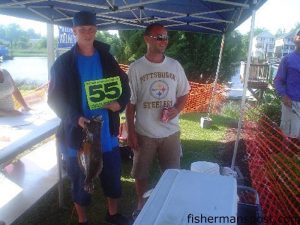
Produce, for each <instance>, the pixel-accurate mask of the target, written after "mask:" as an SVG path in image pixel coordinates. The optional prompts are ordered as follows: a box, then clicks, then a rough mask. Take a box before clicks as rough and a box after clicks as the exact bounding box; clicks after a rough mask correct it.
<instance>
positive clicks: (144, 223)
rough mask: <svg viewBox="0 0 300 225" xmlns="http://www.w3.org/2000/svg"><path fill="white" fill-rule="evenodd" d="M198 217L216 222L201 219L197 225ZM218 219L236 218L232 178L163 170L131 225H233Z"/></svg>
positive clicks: (235, 192) (235, 195)
mask: <svg viewBox="0 0 300 225" xmlns="http://www.w3.org/2000/svg"><path fill="white" fill-rule="evenodd" d="M189 215H190V216H189ZM201 215H202V216H204V217H206V218H207V219H208V217H211V218H212V219H216V222H214V223H211V222H210V221H208V220H207V221H206V222H205V221H204V219H203V220H202V221H201V223H200V221H199V220H200V217H201ZM197 216H198V218H197ZM220 216H223V217H225V216H228V217H229V218H230V217H236V216H237V184H236V180H235V179H234V178H233V177H230V176H221V175H208V174H202V173H198V172H192V171H188V170H166V171H165V173H164V174H163V175H162V177H161V179H160V180H159V182H158V184H157V185H156V187H155V188H154V190H153V192H152V194H151V195H150V198H149V199H148V200H147V202H146V204H145V206H144V208H143V209H142V211H141V213H140V214H139V216H138V218H137V219H136V221H135V223H134V225H188V224H197V223H198V224H207V225H208V224H220V225H221V224H222V225H224V224H228V225H229V224H230V225H232V224H235V223H231V222H232V221H231V222H229V223H226V222H224V221H219V219H218V218H217V217H220ZM197 220H198V221H197Z"/></svg>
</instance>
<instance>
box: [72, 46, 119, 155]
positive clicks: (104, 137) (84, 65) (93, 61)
mask: <svg viewBox="0 0 300 225" xmlns="http://www.w3.org/2000/svg"><path fill="white" fill-rule="evenodd" d="M77 65H78V71H79V75H80V81H81V95H82V109H83V116H84V117H86V118H88V119H91V118H92V117H93V116H99V115H101V116H102V119H103V124H102V130H101V137H100V138H101V144H102V151H103V152H109V151H112V150H113V149H114V148H115V147H117V146H118V138H117V137H115V136H111V134H110V129H109V116H108V110H107V109H102V108H97V109H93V110H91V109H90V107H89V105H88V100H87V93H86V89H85V85H84V83H85V82H86V81H94V80H99V79H103V70H102V65H101V62H100V55H99V54H98V52H95V53H94V54H93V55H92V56H83V55H80V54H79V55H78V57H77ZM77 151H78V149H69V151H68V152H69V155H70V156H76V155H77Z"/></svg>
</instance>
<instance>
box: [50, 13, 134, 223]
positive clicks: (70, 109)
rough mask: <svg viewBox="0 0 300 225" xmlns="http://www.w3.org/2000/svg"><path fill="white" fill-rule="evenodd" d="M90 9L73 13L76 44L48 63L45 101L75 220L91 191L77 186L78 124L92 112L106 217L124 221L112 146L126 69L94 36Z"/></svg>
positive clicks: (83, 219) (125, 96) (83, 217)
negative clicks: (55, 121) (56, 124)
mask: <svg viewBox="0 0 300 225" xmlns="http://www.w3.org/2000/svg"><path fill="white" fill-rule="evenodd" d="M96 31H97V27H96V15H95V14H93V13H91V12H88V11H80V12H78V13H76V14H75V15H74V18H73V32H74V35H75V36H76V39H77V43H76V45H75V46H74V47H73V48H72V49H70V50H69V51H67V52H66V53H64V54H62V55H61V56H59V57H58V58H57V60H56V61H55V63H54V65H53V66H52V68H51V80H50V85H49V91H48V104H49V105H50V107H51V108H52V109H53V110H54V111H55V113H56V114H57V115H58V117H60V118H61V125H60V128H59V129H58V132H57V142H58V145H59V146H60V149H62V154H63V158H64V159H65V160H66V169H67V172H68V175H69V177H70V179H71V182H72V197H73V201H74V205H75V208H76V211H77V214H78V220H79V224H88V222H87V214H86V206H88V205H89V204H90V200H91V196H90V194H89V193H87V192H86V191H85V190H84V188H83V186H84V185H83V181H84V178H85V176H84V174H83V172H82V171H81V169H80V168H79V164H78V161H77V152H78V150H79V149H80V147H81V144H82V141H83V128H85V124H86V123H89V122H90V119H91V118H92V117H93V116H98V115H101V116H102V119H103V121H104V122H103V126H102V130H101V147H102V152H103V169H102V172H101V174H100V176H99V177H100V180H101V185H102V189H103V192H104V194H105V196H106V197H107V206H108V210H107V214H106V216H105V220H106V222H109V223H111V224H116V225H123V224H128V220H127V218H125V217H124V216H122V215H121V214H119V213H118V199H119V198H120V197H121V181H120V177H121V160H120V153H119V148H118V139H117V136H118V129H119V112H120V111H121V110H123V109H124V108H125V106H126V104H127V103H128V101H129V98H130V89H129V85H128V77H127V75H126V74H125V73H124V72H123V71H122V70H121V69H120V67H119V65H118V63H117V62H116V60H115V59H114V57H113V56H112V55H111V54H110V53H109V46H108V45H106V44H104V43H101V42H99V41H96V40H95V34H96Z"/></svg>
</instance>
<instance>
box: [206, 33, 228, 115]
mask: <svg viewBox="0 0 300 225" xmlns="http://www.w3.org/2000/svg"><path fill="white" fill-rule="evenodd" d="M224 41H225V34H223V35H222V41H221V47H220V53H219V60H218V66H217V71H216V77H215V81H214V84H213V89H212V93H211V101H210V103H209V107H208V114H207V117H208V118H209V116H210V113H211V110H212V109H213V108H214V101H215V91H216V86H217V82H218V79H219V72H220V66H221V62H222V55H223V49H224Z"/></svg>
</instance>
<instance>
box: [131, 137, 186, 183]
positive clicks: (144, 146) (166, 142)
mask: <svg viewBox="0 0 300 225" xmlns="http://www.w3.org/2000/svg"><path fill="white" fill-rule="evenodd" d="M137 138H138V145H139V148H138V149H137V150H135V149H134V150H133V152H134V156H133V167H132V171H131V175H132V176H133V177H134V178H136V179H147V178H148V176H149V171H150V168H151V166H152V162H153V160H154V158H155V157H156V156H157V158H158V162H159V166H160V168H161V170H162V171H164V170H166V169H179V168H180V156H181V154H182V149H181V144H180V132H176V133H174V134H172V135H170V136H168V137H165V138H149V137H146V136H143V135H140V134H138V136H137Z"/></svg>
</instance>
